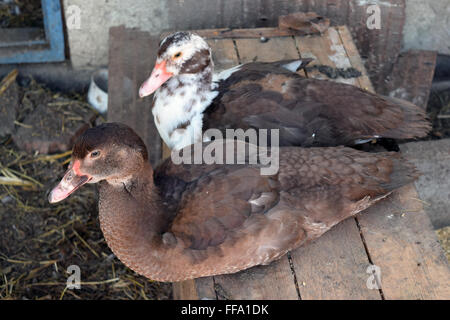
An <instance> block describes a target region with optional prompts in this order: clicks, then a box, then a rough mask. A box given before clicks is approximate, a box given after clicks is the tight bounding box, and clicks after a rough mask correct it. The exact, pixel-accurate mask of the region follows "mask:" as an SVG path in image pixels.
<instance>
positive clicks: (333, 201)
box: [156, 147, 417, 263]
mask: <svg viewBox="0 0 450 320" xmlns="http://www.w3.org/2000/svg"><path fill="white" fill-rule="evenodd" d="M167 163H168V164H167V165H166V166H162V167H160V168H159V169H158V170H157V171H158V172H157V173H156V175H157V176H159V177H161V180H164V181H170V180H171V179H172V178H174V176H172V175H171V174H174V173H175V174H176V175H177V177H176V178H177V179H179V180H180V181H182V183H183V185H182V189H183V190H182V192H180V195H179V197H178V198H177V199H178V200H177V201H178V210H177V214H176V217H175V218H174V220H173V222H172V224H171V226H170V228H169V229H168V230H167V232H166V238H168V239H170V238H172V237H173V238H177V239H181V240H182V242H183V243H184V244H185V246H186V249H194V250H205V249H207V248H211V247H221V246H222V245H225V246H232V244H231V243H234V242H235V241H244V240H242V239H246V238H247V233H248V232H249V230H253V231H252V232H254V233H255V234H254V236H255V239H256V238H258V239H259V238H260V237H262V234H266V232H269V231H268V230H272V229H273V230H272V231H273V232H277V234H278V233H280V235H278V236H277V237H276V238H275V237H274V238H273V239H272V238H271V235H269V234H266V235H265V239H266V240H267V241H268V243H265V244H264V245H265V246H266V247H267V250H269V251H270V252H271V253H270V254H269V253H268V252H262V251H261V250H262V249H261V250H259V251H260V254H261V256H265V257H270V259H272V258H274V257H275V256H278V255H279V254H281V253H283V252H285V250H289V249H291V248H293V247H295V246H297V245H299V244H300V242H301V241H303V240H308V239H313V238H315V237H317V236H319V235H320V234H322V233H323V232H325V231H326V230H328V229H329V228H330V227H331V226H333V225H334V224H336V223H338V222H340V221H341V220H343V219H345V218H347V217H349V216H351V215H353V214H355V213H357V212H359V211H361V210H363V209H365V208H366V207H368V206H369V205H370V204H371V203H373V201H376V200H377V199H380V198H382V197H384V196H386V195H387V194H389V193H390V192H391V191H392V190H394V189H395V188H398V187H400V186H403V185H405V184H407V183H410V182H411V181H413V180H414V179H415V178H416V177H417V172H416V171H415V169H414V167H413V166H412V165H410V164H408V163H407V162H405V161H404V160H402V158H401V157H400V156H399V155H398V154H395V153H378V154H370V153H365V152H361V151H357V150H353V149H350V148H345V147H336V148H309V149H302V148H292V147H291V148H281V149H280V168H279V173H278V174H277V175H274V176H262V175H261V174H260V171H259V168H258V165H253V166H243V165H239V166H238V165H219V166H216V167H214V166H212V167H214V168H213V169H212V170H210V169H206V168H205V167H203V168H204V169H198V168H202V166H201V165H184V166H175V165H173V164H171V162H167ZM173 167H176V168H177V169H173ZM195 167H198V168H197V169H195ZM191 169H194V170H191ZM180 170H181V171H187V172H188V173H186V175H183V174H181V175H178V174H179V173H180ZM190 172H195V173H194V174H191V173H190ZM180 177H184V178H180ZM158 186H160V185H158ZM160 190H164V188H160ZM281 217H283V218H281ZM280 219H282V221H279V220H280ZM274 221H278V222H277V224H276V227H275V225H274V226H269V225H267V224H271V223H275V222H274ZM288 221H289V228H288V226H287V225H286V222H288ZM279 222H280V223H281V224H278V223H279ZM265 224H266V225H265ZM280 228H282V229H280ZM275 230H276V231H275ZM272 231H270V232H272ZM283 232H285V233H286V235H285V236H281V234H283ZM272 236H273V235H272ZM240 239H241V240H240ZM261 239H263V238H261ZM245 241H246V240H245ZM261 241H262V240H261ZM274 248H277V250H275V251H274ZM263 251H264V250H263ZM189 252H190V251H189ZM275 252H276V253H277V255H275ZM199 257H200V258H199ZM199 257H197V255H196V257H195V259H197V260H198V259H202V258H201V257H202V256H201V254H199ZM203 258H204V257H203ZM267 259H268V260H267V261H269V260H270V259H269V258H267ZM264 261H266V260H264ZM260 263H262V262H260Z"/></svg>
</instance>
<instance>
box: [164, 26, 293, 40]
mask: <svg viewBox="0 0 450 320" xmlns="http://www.w3.org/2000/svg"><path fill="white" fill-rule="evenodd" d="M191 32H194V33H196V34H198V35H199V36H201V37H202V38H205V39H220V40H222V39H243V38H244V39H248V38H261V37H266V38H271V37H286V36H295V35H296V34H297V33H296V32H295V31H293V30H288V29H278V28H255V29H230V28H221V29H200V30H191ZM171 33H172V32H163V33H162V34H161V37H162V38H164V37H166V36H168V35H169V34H171Z"/></svg>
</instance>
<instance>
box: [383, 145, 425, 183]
mask: <svg viewBox="0 0 450 320" xmlns="http://www.w3.org/2000/svg"><path fill="white" fill-rule="evenodd" d="M381 154H383V155H385V156H386V157H387V158H389V159H391V161H392V170H391V174H390V175H389V182H383V183H381V187H382V188H383V189H385V190H386V191H393V190H395V189H397V188H400V187H403V186H405V185H407V184H410V183H412V182H414V181H415V180H417V178H418V177H419V176H420V175H421V173H420V172H419V171H418V170H417V168H416V167H415V166H414V165H413V164H412V163H411V162H409V161H407V160H406V159H405V158H403V157H402V156H401V155H400V154H399V153H397V152H383V153H381Z"/></svg>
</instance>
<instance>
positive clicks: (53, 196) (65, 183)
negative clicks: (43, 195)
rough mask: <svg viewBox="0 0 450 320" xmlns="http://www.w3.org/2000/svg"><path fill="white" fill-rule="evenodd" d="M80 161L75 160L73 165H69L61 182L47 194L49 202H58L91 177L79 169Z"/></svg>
mask: <svg viewBox="0 0 450 320" xmlns="http://www.w3.org/2000/svg"><path fill="white" fill-rule="evenodd" d="M79 166H80V163H79V161H78V160H75V162H74V163H73V165H71V166H70V167H69V169H68V170H67V172H66V173H65V174H64V177H63V178H62V179H61V182H60V183H58V185H57V186H56V187H54V188H53V190H52V191H51V192H50V194H49V195H48V201H49V202H50V203H55V202H59V201H61V200H64V199H65V198H67V197H68V196H70V195H71V194H72V193H73V192H74V191H75V190H77V189H78V188H79V187H81V186H82V185H83V184H85V183H87V182H89V180H91V179H92V177H90V176H89V175H83V174H81V173H80V171H79Z"/></svg>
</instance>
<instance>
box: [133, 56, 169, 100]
mask: <svg viewBox="0 0 450 320" xmlns="http://www.w3.org/2000/svg"><path fill="white" fill-rule="evenodd" d="M172 76H173V73H171V72H167V70H166V60H163V61H162V62H160V63H158V64H156V65H155V67H154V68H153V71H152V74H151V75H150V78H148V79H147V80H145V81H144V83H143V84H142V85H141V88H140V89H139V96H140V97H141V98H143V97H146V96H149V95H151V94H152V93H153V92H155V91H156V89H158V88H159V87H161V86H162V84H163V83H164V82H166V81H167V80H169V79H170V78H171V77H172Z"/></svg>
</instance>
